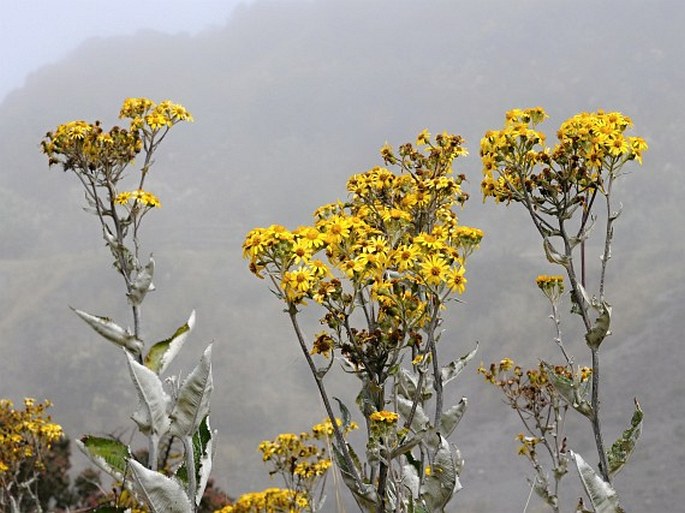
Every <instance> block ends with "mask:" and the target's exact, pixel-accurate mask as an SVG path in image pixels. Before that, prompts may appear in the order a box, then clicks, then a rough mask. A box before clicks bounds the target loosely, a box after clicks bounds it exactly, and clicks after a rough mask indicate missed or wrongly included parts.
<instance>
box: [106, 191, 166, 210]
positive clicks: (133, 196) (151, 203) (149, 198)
mask: <svg viewBox="0 0 685 513" xmlns="http://www.w3.org/2000/svg"><path fill="white" fill-rule="evenodd" d="M131 201H132V202H134V203H142V204H143V205H145V206H147V207H157V208H161V207H162V203H161V202H160V201H159V198H158V197H157V196H155V195H154V194H152V193H151V192H147V191H144V190H142V189H138V190H135V191H127V192H120V193H119V194H117V196H116V197H115V198H114V202H115V203H118V204H119V205H127V204H128V203H129V202H131Z"/></svg>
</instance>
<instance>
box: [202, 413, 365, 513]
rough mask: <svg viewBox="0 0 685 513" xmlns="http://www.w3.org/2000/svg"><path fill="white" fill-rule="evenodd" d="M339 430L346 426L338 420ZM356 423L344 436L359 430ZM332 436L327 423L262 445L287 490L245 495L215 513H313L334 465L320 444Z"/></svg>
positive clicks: (345, 431)
mask: <svg viewBox="0 0 685 513" xmlns="http://www.w3.org/2000/svg"><path fill="white" fill-rule="evenodd" d="M336 423H337V424H338V426H341V427H342V425H343V422H342V421H341V420H340V419H336ZM357 428H358V426H357V424H355V423H354V422H352V423H350V424H349V425H347V426H345V429H344V432H343V434H347V433H349V432H350V431H352V430H354V429H357ZM332 435H333V425H332V424H331V421H330V420H329V419H326V420H324V421H322V422H320V423H319V424H316V425H314V426H313V427H312V429H311V431H310V432H308V433H300V434H299V435H298V434H295V433H282V434H280V435H278V436H277V437H276V438H275V439H274V440H265V441H263V442H262V443H260V444H259V451H260V452H261V453H262V459H263V460H264V461H265V462H269V463H270V464H271V466H272V470H271V471H270V472H269V473H270V474H271V475H273V474H280V475H281V476H282V477H283V479H284V481H285V483H286V488H268V489H266V490H263V491H261V492H251V493H246V494H244V495H242V496H241V497H240V498H239V499H238V500H237V501H236V502H235V504H233V505H231V506H226V507H225V508H223V509H221V510H218V511H216V512H215V513H300V512H302V511H310V510H311V509H310V504H309V498H310V497H313V496H314V495H315V494H314V490H315V489H316V487H317V485H318V484H319V483H320V482H321V478H322V477H323V476H324V475H325V474H326V472H327V471H328V469H329V468H331V466H332V465H333V462H332V461H331V460H330V459H329V458H327V457H326V449H325V447H322V446H320V443H317V442H319V441H322V440H324V439H325V440H328V439H329V438H330V437H331V436H332Z"/></svg>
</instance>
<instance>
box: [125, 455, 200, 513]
mask: <svg viewBox="0 0 685 513" xmlns="http://www.w3.org/2000/svg"><path fill="white" fill-rule="evenodd" d="M130 465H131V471H132V472H131V473H132V474H133V479H134V481H135V483H136V492H137V495H138V496H139V497H140V498H141V499H142V500H143V501H144V502H145V504H147V505H148V507H149V508H150V510H152V512H153V513H192V511H193V507H192V504H191V503H190V500H189V499H188V495H186V492H185V490H184V489H183V486H181V484H180V483H179V482H178V481H177V480H175V479H172V478H169V477H167V476H165V475H164V474H160V473H159V472H156V471H154V470H150V469H148V468H147V467H144V466H143V465H141V464H140V463H138V462H137V461H135V460H131V461H130Z"/></svg>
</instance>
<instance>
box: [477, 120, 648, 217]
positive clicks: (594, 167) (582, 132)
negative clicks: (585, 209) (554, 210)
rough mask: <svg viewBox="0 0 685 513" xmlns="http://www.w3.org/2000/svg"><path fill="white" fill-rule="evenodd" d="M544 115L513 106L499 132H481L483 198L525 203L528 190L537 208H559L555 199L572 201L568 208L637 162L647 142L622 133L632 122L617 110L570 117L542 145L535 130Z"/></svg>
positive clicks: (543, 135)
mask: <svg viewBox="0 0 685 513" xmlns="http://www.w3.org/2000/svg"><path fill="white" fill-rule="evenodd" d="M546 117H547V115H546V114H545V112H544V110H543V109H542V108H541V107H535V108H532V109H525V110H521V109H515V110H512V111H509V112H508V113H507V115H506V120H505V123H504V128H503V129H502V130H490V131H488V132H486V133H485V135H484V137H483V138H482V139H481V145H480V155H481V160H482V164H483V175H484V179H483V181H482V183H481V190H482V192H483V197H484V199H485V198H487V197H492V198H494V199H495V201H497V202H501V201H504V202H511V201H524V199H525V197H526V193H527V195H528V197H529V199H530V200H531V201H532V202H533V203H535V205H536V206H541V205H545V204H552V205H556V206H558V203H560V202H561V200H560V199H559V198H566V202H567V203H568V200H569V199H570V200H572V201H571V205H570V206H572V205H573V204H575V203H577V202H578V201H579V200H577V199H576V197H575V196H577V195H578V194H581V193H583V192H585V191H587V190H595V189H597V190H600V191H602V190H603V187H604V184H605V181H606V179H607V176H608V175H612V176H616V174H617V173H618V171H619V170H620V168H621V167H622V166H623V164H625V163H626V162H628V161H631V160H637V161H638V162H639V163H642V154H643V153H644V151H645V150H646V149H647V143H646V142H645V141H644V139H642V138H640V137H628V136H626V135H625V133H624V132H625V131H626V130H627V129H628V128H630V127H631V126H632V121H631V120H630V118H629V117H627V116H625V115H623V114H621V113H620V112H608V113H607V112H604V111H601V110H600V111H597V112H593V113H587V112H583V113H580V114H577V115H575V116H573V117H572V118H570V119H568V120H566V121H565V122H564V123H562V124H561V127H560V128H559V130H558V132H557V138H558V143H557V144H556V145H555V146H554V147H553V148H549V147H546V146H544V143H545V134H544V133H542V132H540V131H537V130H536V129H535V127H536V125H538V124H539V123H541V122H542V121H543V120H544V119H545V118H546ZM569 194H571V196H570V197H569Z"/></svg>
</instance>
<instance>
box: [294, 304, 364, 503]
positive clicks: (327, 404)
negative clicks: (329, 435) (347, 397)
mask: <svg viewBox="0 0 685 513" xmlns="http://www.w3.org/2000/svg"><path fill="white" fill-rule="evenodd" d="M288 316H289V317H290V322H291V323H292V325H293V329H294V330H295V335H296V336H297V341H298V342H299V344H300V349H302V354H304V357H305V359H306V360H307V365H309V370H310V371H311V373H312V376H313V377H314V381H315V382H316V387H317V388H318V390H319V395H320V396H321V400H322V401H323V405H324V408H325V409H326V414H327V415H328V418H329V419H330V421H331V425H332V426H333V434H334V436H335V441H336V443H337V444H338V447H339V448H340V452H341V454H342V455H343V458H344V459H345V464H346V465H347V467H348V469H349V471H348V473H350V474H351V475H352V477H353V479H354V482H355V484H356V485H357V489H358V490H359V491H360V492H361V491H362V489H363V487H362V480H361V477H360V476H359V472H358V471H357V467H356V466H355V464H354V461H352V456H350V452H349V450H348V449H347V443H346V442H345V439H344V438H343V435H342V431H341V430H340V426H338V423H337V422H336V420H335V418H336V417H335V414H334V413H333V408H332V407H331V401H330V400H329V398H328V393H327V392H326V388H325V387H324V384H323V379H322V378H321V376H319V373H318V372H317V369H316V365H315V364H314V360H312V357H311V355H310V354H309V351H308V350H307V344H306V343H305V341H304V336H303V335H302V330H301V329H300V324H299V322H298V321H297V308H296V307H295V305H294V304H293V303H290V302H289V303H288Z"/></svg>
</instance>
